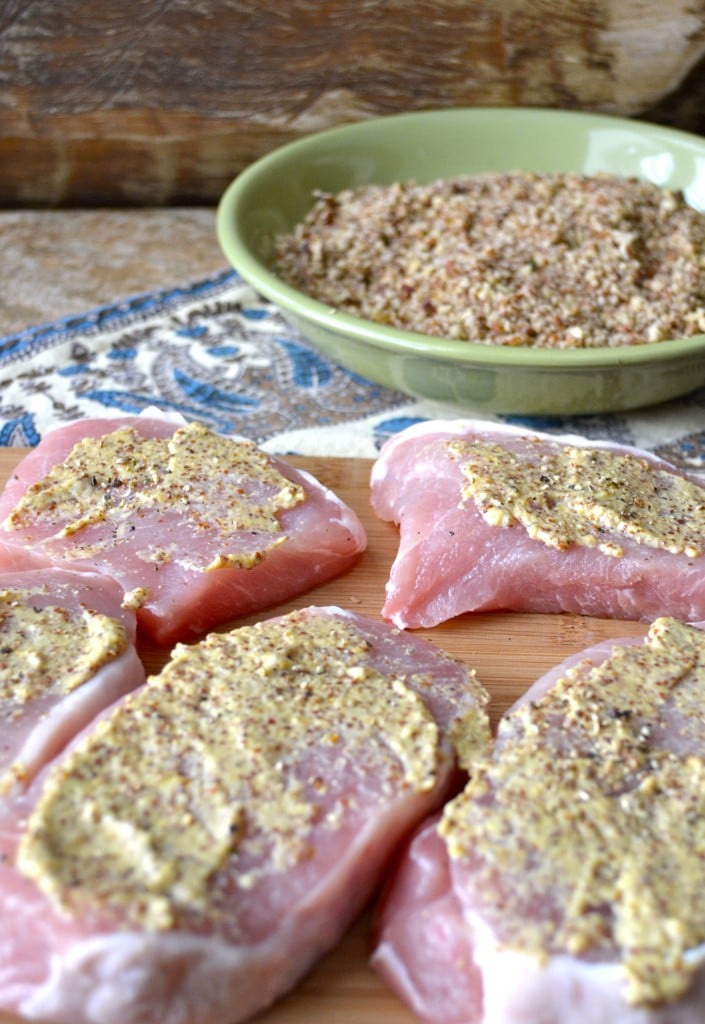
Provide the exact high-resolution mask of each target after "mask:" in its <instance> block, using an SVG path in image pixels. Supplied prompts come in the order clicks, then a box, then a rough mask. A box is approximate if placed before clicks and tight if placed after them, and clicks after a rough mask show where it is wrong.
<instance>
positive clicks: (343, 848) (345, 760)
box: [0, 607, 489, 1024]
mask: <svg viewBox="0 0 705 1024" xmlns="http://www.w3.org/2000/svg"><path fill="white" fill-rule="evenodd" d="M297 623H300V624H303V626H304V628H308V629H315V628H317V627H316V624H319V626H320V625H326V624H332V625H335V624H336V623H337V624H338V628H340V627H341V624H342V628H344V629H346V630H347V629H351V630H354V631H355V632H356V635H361V636H362V638H363V642H364V646H365V653H364V654H358V653H355V656H354V659H353V661H352V662H350V675H349V676H346V675H345V673H344V674H343V675H342V676H341V675H340V674H339V672H338V670H335V674H334V675H333V674H332V673H333V670H331V672H330V673H329V675H328V679H327V681H325V685H326V686H330V685H334V687H336V688H337V687H338V686H345V687H348V685H349V684H350V683H351V682H352V683H353V686H352V689H350V690H349V691H347V690H346V693H348V692H349V696H346V697H345V699H344V705H343V710H342V711H341V712H340V715H339V717H338V716H337V715H336V716H334V717H335V729H334V733H333V734H331V731H330V730H331V721H330V718H328V719H326V720H325V721H322V724H321V727H320V728H321V732H320V736H319V738H317V739H315V738H314V739H311V738H310V736H309V732H308V731H306V732H305V736H306V739H305V740H304V741H303V742H302V741H301V739H300V738H298V739H297V735H296V732H297V729H298V728H300V727H298V726H296V725H295V724H293V725H292V729H293V731H292V734H291V737H292V738H291V745H289V742H288V741H287V742H283V741H282V742H281V744H279V745H278V746H277V747H276V756H277V764H276V765H275V767H276V770H277V772H281V775H282V779H283V784H284V785H285V787H288V789H287V791H291V792H292V793H296V792H297V791H298V789H297V787H299V786H301V785H303V786H304V787H305V792H306V794H307V798H311V799H313V801H314V804H313V806H314V807H315V808H317V810H315V811H314V813H313V815H312V817H311V819H310V822H309V824H308V825H304V824H302V825H301V826H300V828H299V827H298V826H297V842H298V841H300V846H301V850H300V853H299V854H297V855H296V857H295V859H294V861H293V863H288V864H287V865H286V866H284V867H282V865H281V864H279V865H278V864H277V863H276V860H275V858H273V855H272V854H271V853H270V852H269V851H268V849H267V842H269V841H270V838H271V842H272V843H274V844H275V846H274V849H276V838H277V834H278V832H277V830H276V827H274V831H273V832H272V833H271V837H270V838H268V839H267V842H265V843H264V844H263V837H262V834H261V833H260V831H259V828H260V826H259V825H258V824H257V819H255V817H254V811H252V812H251V811H250V806H251V805H250V801H251V799H252V797H251V796H250V797H249V798H248V796H247V793H248V792H249V790H248V789H247V786H248V785H249V784H250V783H249V781H248V779H247V778H245V779H243V780H242V785H243V786H244V787H245V789H244V790H243V793H242V799H243V801H244V808H245V816H246V817H245V821H246V824H245V833H244V834H245V836H246V839H245V841H244V845H243V846H239V845H238V846H237V848H236V849H235V850H234V852H232V853H231V854H230V855H229V859H227V860H226V862H225V863H224V864H223V866H222V867H221V868H220V869H218V870H217V871H216V872H215V874H214V875H213V876H212V877H210V878H209V880H208V883H207V885H208V897H207V902H206V903H205V905H203V904H202V903H201V904H198V903H197V904H193V903H186V904H185V905H182V904H179V903H178V902H175V903H173V905H172V909H173V913H174V915H175V916H174V920H173V922H172V924H171V925H170V926H168V927H166V928H159V927H150V926H147V925H142V924H135V923H134V921H132V920H130V919H129V918H126V915H125V913H124V911H120V910H119V909H116V907H115V906H111V905H110V904H108V905H107V906H105V905H102V906H101V905H98V906H96V904H95V903H91V896H90V894H88V895H87V896H86V897H85V898H84V900H83V903H81V904H80V906H81V910H80V912H79V911H78V910H76V909H73V910H72V909H68V910H66V909H64V910H63V911H58V910H57V909H55V908H54V904H53V903H52V902H50V899H49V898H48V897H47V896H45V895H44V894H43V893H42V892H41V891H40V888H39V887H38V886H36V885H35V884H34V883H33V882H32V881H30V880H29V878H28V877H27V876H26V873H22V872H21V871H20V870H19V869H18V868H16V867H14V866H12V865H11V864H9V863H8V864H5V865H4V866H3V865H2V864H0V919H1V920H2V922H3V924H2V928H1V929H0V1007H1V1008H2V1009H4V1010H6V1011H9V1012H12V1013H16V1014H20V1015H22V1016H25V1017H28V1018H35V1017H36V1018H39V1019H41V1020H45V1021H54V1022H65V1024H157V1022H158V1024H234V1022H236V1021H242V1020H245V1019H247V1018H249V1017H251V1016H252V1015H253V1014H255V1013H256V1012H257V1011H258V1010H260V1009H261V1008H263V1007H265V1006H267V1005H268V1004H270V1003H271V1002H272V1001H273V1000H275V999H276V998H278V997H279V996H280V995H282V994H283V993H284V992H285V991H287V990H288V989H289V988H291V987H292V986H293V985H294V984H295V983H296V982H297V981H298V980H299V979H300V978H301V977H302V975H303V974H304V973H305V972H306V971H307V970H308V969H309V968H310V967H311V966H312V965H313V964H314V963H315V961H316V960H317V959H318V958H319V957H320V956H321V955H322V954H323V953H324V952H325V951H326V950H328V949H330V948H331V946H333V945H334V944H335V943H336V942H337V941H338V940H339V939H340V937H341V936H342V934H343V932H344V931H345V929H346V928H347V927H348V926H349V924H350V922H351V921H352V919H353V918H354V917H355V916H356V915H357V914H358V913H359V911H360V910H361V909H362V908H363V907H364V906H365V904H366V902H367V901H368V900H369V898H370V896H371V894H372V893H373V891H374V890H375V889H376V887H377V885H378V884H379V882H380V879H381V877H382V875H383V872H384V870H385V869H386V867H387V866H388V863H389V860H390V857H391V856H392V855H393V854H394V852H395V850H396V849H397V847H398V846H399V844H400V842H402V841H403V840H404V839H405V838H406V836H407V835H408V833H409V831H410V830H411V829H412V828H413V827H414V826H415V825H416V824H417V823H418V822H419V821H420V820H422V819H423V817H424V816H425V815H426V814H428V813H431V812H432V810H433V809H434V808H438V807H439V806H440V805H441V803H442V802H443V800H444V799H446V798H447V796H448V795H449V793H450V792H452V791H457V788H458V785H459V784H460V783H459V778H458V770H457V767H456V766H455V757H456V751H455V749H454V742H453V735H451V733H452V732H454V730H455V728H456V727H457V726H458V724H459V722H460V720H461V719H462V720H463V721H465V724H466V725H467V724H468V720H469V719H471V718H472V720H473V722H474V723H475V727H474V729H472V728H471V730H470V731H471V732H473V734H474V735H475V741H476V746H477V749H484V746H486V743H487V741H488V738H489V731H488V725H487V718H486V714H485V711H484V705H485V702H486V694H485V692H484V690H483V689H482V687H481V686H480V685H479V683H478V682H477V681H476V680H475V678H474V675H473V674H472V673H470V672H469V671H468V670H467V669H466V667H465V666H464V665H462V664H460V663H459V662H456V661H454V660H452V659H450V658H449V657H448V656H447V655H445V654H443V653H442V652H440V651H439V650H437V649H436V648H435V647H434V646H433V645H432V644H430V643H428V642H427V641H425V640H422V639H421V638H417V637H410V636H407V635H403V634H400V633H399V632H398V631H397V630H395V629H393V628H392V627H390V626H388V625H387V624H385V623H382V622H379V621H377V620H373V619H370V618H367V617H364V616H362V615H358V614H353V613H349V612H344V611H342V610H341V609H338V608H332V607H331V608H309V609H305V610H303V611H300V612H294V613H292V614H291V615H289V616H286V617H284V618H282V619H273V620H269V621H268V622H265V623H263V624H261V625H260V626H258V627H245V630H236V631H234V633H233V634H232V636H234V637H237V636H238V635H240V636H241V637H247V636H250V635H253V634H252V633H251V632H249V631H252V630H260V629H262V628H264V629H265V630H268V629H271V628H277V629H282V630H288V629H290V627H291V625H292V624H297ZM273 624H277V625H276V627H275V626H274V625H273ZM326 628H328V627H327V625H326ZM276 635H277V636H278V635H280V634H279V633H277V634H276ZM282 636H283V634H282ZM211 639H212V638H211ZM208 642H209V641H206V643H208ZM217 642H218V643H220V642H221V641H220V640H218V641H217ZM197 647H200V645H197ZM191 650H192V649H191ZM271 650H272V657H273V658H274V659H281V658H283V659H285V661H286V662H287V664H288V665H289V668H291V663H290V662H289V659H293V664H294V668H293V670H292V672H293V674H292V677H291V678H292V680H293V682H292V684H291V686H292V687H293V689H292V691H291V692H292V697H291V699H290V700H287V701H285V702H284V705H283V707H282V711H281V720H280V722H279V723H276V722H274V723H273V725H272V727H273V728H274V729H281V728H282V727H284V726H287V723H289V722H291V723H295V721H296V716H298V714H299V713H300V711H301V709H302V708H303V707H304V705H302V704H301V700H303V701H304V702H305V707H306V709H309V708H311V707H314V706H316V702H317V700H318V701H319V704H318V706H319V707H322V705H321V704H320V698H318V697H317V693H318V690H317V686H318V685H319V684H318V683H317V682H315V681H313V682H311V677H310V676H306V675H305V674H304V675H303V676H301V678H302V679H303V682H297V679H299V678H300V675H301V673H302V672H303V669H302V668H301V666H302V665H303V661H301V662H300V661H299V660H298V659H299V657H305V655H303V656H302V655H299V654H297V652H296V649H295V648H292V647H291V644H290V640H287V639H283V640H282V641H281V643H280V642H277V643H276V644H273V646H272V648H271ZM338 650H340V649H339V648H338ZM227 671H228V668H227V666H226V667H225V669H223V668H222V667H221V668H217V670H216V669H215V668H214V676H213V678H214V680H216V679H217V680H218V682H219V683H220V682H222V681H223V680H224V679H225V677H226V675H227ZM370 673H372V675H374V676H375V678H377V676H376V673H382V675H383V676H385V677H387V676H388V677H389V678H388V679H387V681H386V682H385V683H384V685H383V687H382V689H381V690H380V691H379V692H380V693H381V694H383V695H384V697H383V699H384V701H385V702H386V706H387V707H388V708H389V709H392V708H393V707H394V706H397V702H398V701H401V703H400V704H399V705H398V706H399V707H400V709H401V719H402V720H403V721H404V722H406V721H408V722H409V723H411V721H412V719H411V714H410V712H411V710H412V708H413V706H414V702H417V701H418V700H419V699H420V701H421V702H422V704H423V706H424V707H425V709H426V711H424V714H427V713H430V717H431V719H432V720H434V721H435V722H436V726H437V728H438V736H437V739H436V740H432V741H430V742H431V745H430V747H427V746H425V745H423V749H424V750H427V751H428V752H430V751H432V750H436V751H437V752H438V757H437V759H436V755H433V756H434V760H436V765H437V767H436V769H435V771H434V773H433V775H432V776H431V777H430V778H429V779H427V780H426V783H425V784H424V786H423V787H419V786H418V785H417V783H415V782H413V781H410V780H409V777H408V775H407V776H405V770H404V764H407V765H408V762H407V761H404V759H403V758H401V756H400V755H399V754H398V751H397V748H396V747H395V740H396V738H397V737H396V734H393V733H392V732H391V731H390V732H389V733H387V732H386V731H385V729H386V723H387V719H388V715H386V714H385V715H380V716H379V718H378V720H375V722H374V723H373V724H371V725H370V726H369V728H365V729H364V730H363V731H362V732H355V729H354V727H353V731H350V726H349V722H350V721H353V720H354V719H355V716H356V715H359V714H360V713H361V709H360V708H359V707H356V705H355V703H354V700H355V696H354V695H355V690H356V685H355V682H356V680H364V679H366V678H369V676H370ZM324 674H325V673H324ZM343 679H346V680H347V681H346V682H343V681H342V680H343ZM307 680H308V681H307ZM333 680H341V681H340V682H335V683H333ZM395 680H396V682H395ZM402 683H403V684H405V686H406V687H408V688H409V690H404V694H405V695H404V696H399V695H400V694H402V686H401V685H400V684H402ZM207 685H210V684H207ZM258 685H260V686H261V687H263V688H264V689H263V690H262V693H263V696H262V698H261V699H263V700H266V699H268V694H267V691H266V687H265V684H264V683H261V684H258ZM358 685H359V684H358ZM153 686H154V681H153V680H150V681H148V683H147V686H146V687H144V688H143V689H142V690H141V691H137V693H136V694H133V695H131V696H128V697H127V698H126V699H125V702H124V707H125V708H126V709H129V708H130V707H131V706H132V705H133V704H134V703H136V702H139V700H140V699H142V695H143V694H145V693H149V691H150V687H153ZM205 686H206V684H205V683H204V688H205ZM304 691H305V692H304ZM199 692H200V691H199ZM321 692H322V693H323V692H326V691H321ZM334 692H336V693H337V692H338V691H337V689H335V691H334ZM297 693H298V694H299V695H298V696H297ZM323 700H324V703H325V698H323ZM407 704H408V708H407ZM121 706H123V705H122V704H119V705H118V706H117V707H118V708H120V707H121ZM197 706H198V707H199V708H201V707H203V705H202V704H201V697H200V696H199V697H198V705H197ZM363 710H364V709H363ZM322 711H323V713H324V715H325V713H326V709H325V707H322ZM128 713H129V712H128ZM267 713H269V712H267ZM316 713H317V714H320V712H316ZM391 713H392V712H391V710H390V714H391ZM112 714H114V712H111V716H110V720H112ZM172 726H173V729H174V730H175V731H176V730H178V729H179V728H180V726H179V722H174V723H172ZM436 726H434V729H435V728H436ZM231 728H232V730H233V739H232V743H233V744H234V746H233V751H235V750H236V749H237V744H238V742H239V740H238V736H239V735H240V725H239V724H238V722H236V721H233V722H232V726H231ZM317 728H318V727H317ZM410 728H413V727H412V726H411V725H410ZM188 735H189V740H188V742H189V743H190V742H191V740H190V734H188ZM84 736H85V734H84ZM276 736H277V739H279V733H278V732H277V733H276ZM361 736H362V737H364V739H363V741H362V743H361V742H360V737H361ZM89 741H90V734H88V736H87V738H84V739H81V740H80V741H79V745H78V748H79V749H80V748H81V747H82V745H83V744H84V743H85V742H89ZM248 749H249V748H248ZM457 756H458V758H459V760H460V761H461V763H463V764H464V765H467V761H468V759H469V758H470V757H471V756H472V755H471V753H470V747H466V748H464V750H461V751H460V752H458V754H457ZM63 763H64V760H63V758H62V760H61V761H60V762H58V764H57V766H56V767H55V768H54V769H53V771H52V772H50V773H49V774H47V775H45V776H42V777H40V778H39V779H38V780H37V782H36V783H35V787H34V793H33V794H32V795H33V796H34V798H35V799H38V798H39V796H40V791H41V790H42V788H43V787H44V786H46V785H47V782H48V780H50V779H51V778H52V777H53V775H54V774H55V773H57V772H58V773H60V772H61V771H62V764H63ZM166 767H167V777H168V768H169V766H168V765H167V766H166ZM96 770H97V771H99V770H100V769H99V768H97V767H96ZM144 770H145V771H146V770H148V769H144ZM175 770H177V771H178V770H180V769H179V767H178V765H177V766H175ZM141 771H142V769H141V767H140V766H138V767H137V769H136V773H137V778H132V779H131V781H130V783H129V784H130V785H131V787H132V793H133V794H134V797H131V801H132V800H134V802H135V803H136V802H139V801H140V800H141V799H142V791H141V790H140V785H141V783H140V782H139V781H138V780H139V778H141V774H140V773H141ZM61 778H62V781H63V776H61ZM255 778H259V776H258V775H255ZM311 794H313V795H312V796H311ZM204 813H205V812H204ZM251 813H252V815H253V817H252V818H250V814H251ZM93 820H94V821H95V818H94V819H93ZM267 820H269V818H267ZM275 820H276V819H275ZM18 826H20V827H21V823H18ZM278 827H279V828H281V827H283V826H281V825H278ZM265 835H267V833H266V831H265ZM248 879H249V881H247V880H248ZM130 891H132V890H130ZM72 898H74V899H78V900H79V901H80V899H81V869H80V866H79V868H78V873H77V892H76V893H75V894H72ZM174 899H176V897H174Z"/></svg>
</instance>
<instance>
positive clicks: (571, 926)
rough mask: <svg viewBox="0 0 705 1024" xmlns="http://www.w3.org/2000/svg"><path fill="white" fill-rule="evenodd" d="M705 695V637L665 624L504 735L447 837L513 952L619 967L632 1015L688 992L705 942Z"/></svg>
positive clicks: (573, 681) (566, 684) (454, 808)
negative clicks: (639, 1007)
mask: <svg viewBox="0 0 705 1024" xmlns="http://www.w3.org/2000/svg"><path fill="white" fill-rule="evenodd" d="M704 688H705V633H704V632H703V631H702V630H699V629H697V628H695V627H693V626H689V625H686V624H684V623H681V622H678V621H677V620H674V619H665V618H664V619H658V620H657V621H656V622H655V623H654V624H653V625H652V627H651V629H650V631H649V634H648V638H647V640H646V642H645V644H643V645H638V646H621V647H617V648H616V649H615V651H614V652H613V654H612V655H611V656H610V657H609V658H608V659H607V660H606V661H605V662H604V663H602V664H601V665H599V666H597V667H593V668H592V669H591V670H589V671H588V673H587V675H585V674H584V673H583V672H581V671H579V670H578V669H573V670H570V671H569V672H568V673H566V675H565V676H564V677H563V679H561V680H560V682H558V683H557V684H556V685H555V686H554V687H553V688H552V689H551V690H550V691H549V692H548V693H546V694H545V695H544V696H543V697H541V698H540V699H538V700H535V701H532V702H526V703H524V704H522V705H520V706H519V708H518V709H517V710H515V711H514V712H513V713H511V714H510V715H508V716H507V717H506V718H505V719H504V720H503V721H502V723H501V724H500V728H499V731H498V740H497V748H496V753H495V754H494V755H491V756H490V757H488V758H486V759H485V760H483V761H481V762H480V763H479V764H477V765H476V766H475V769H474V772H473V777H472V779H471V781H470V782H469V784H468V786H467V788H466V789H465V791H464V793H463V794H462V795H461V796H459V797H458V798H456V799H455V800H454V801H453V802H451V803H450V804H449V805H447V807H446V810H445V813H444V818H443V821H442V825H441V833H442V834H443V835H444V836H445V839H446V842H447V845H448V849H449V853H450V855H451V857H452V858H453V859H455V860H457V859H462V858H465V859H466V862H467V863H468V864H469V865H470V869H469V872H468V873H467V874H464V875H463V878H464V884H465V882H467V884H468V885H469V886H470V887H471V891H472V895H471V896H470V897H469V898H470V899H471V901H472V903H473V904H474V905H477V906H478V907H479V908H481V913H482V914H483V915H484V916H485V917H486V919H487V920H488V921H489V922H490V923H491V925H492V926H493V927H494V928H495V930H496V933H497V935H498V937H499V940H500V941H501V942H503V943H506V944H508V945H510V946H511V947H513V948H515V949H519V950H523V951H525V952H527V953H530V954H533V955H537V956H539V957H543V956H546V955H550V954H553V953H559V952H565V953H569V954H573V955H576V956H582V957H585V958H587V959H592V960H594V959H597V960H601V959H607V960H611V959H613V958H614V957H615V956H616V957H617V959H618V960H619V962H620V963H621V965H622V967H623V970H624V974H625V982H626V986H625V991H626V998H627V999H628V1001H629V1002H630V1003H634V1004H644V1005H647V1004H651V1003H661V1002H664V1001H670V1000H677V999H678V998H679V997H680V996H682V995H683V993H684V992H685V991H686V990H687V989H688V987H689V986H690V984H691V982H692V976H693V971H694V970H695V969H696V967H697V963H696V962H695V961H694V960H693V959H689V958H688V956H687V951H688V950H689V949H692V948H693V947H695V946H697V945H699V944H701V943H703V942H705V885H703V863H704V862H705V758H703V756H702V754H700V753H696V751H701V750H702V748H703V740H704V739H705V716H704V715H703V710H702V708H703V704H702V701H703V691H704Z"/></svg>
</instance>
